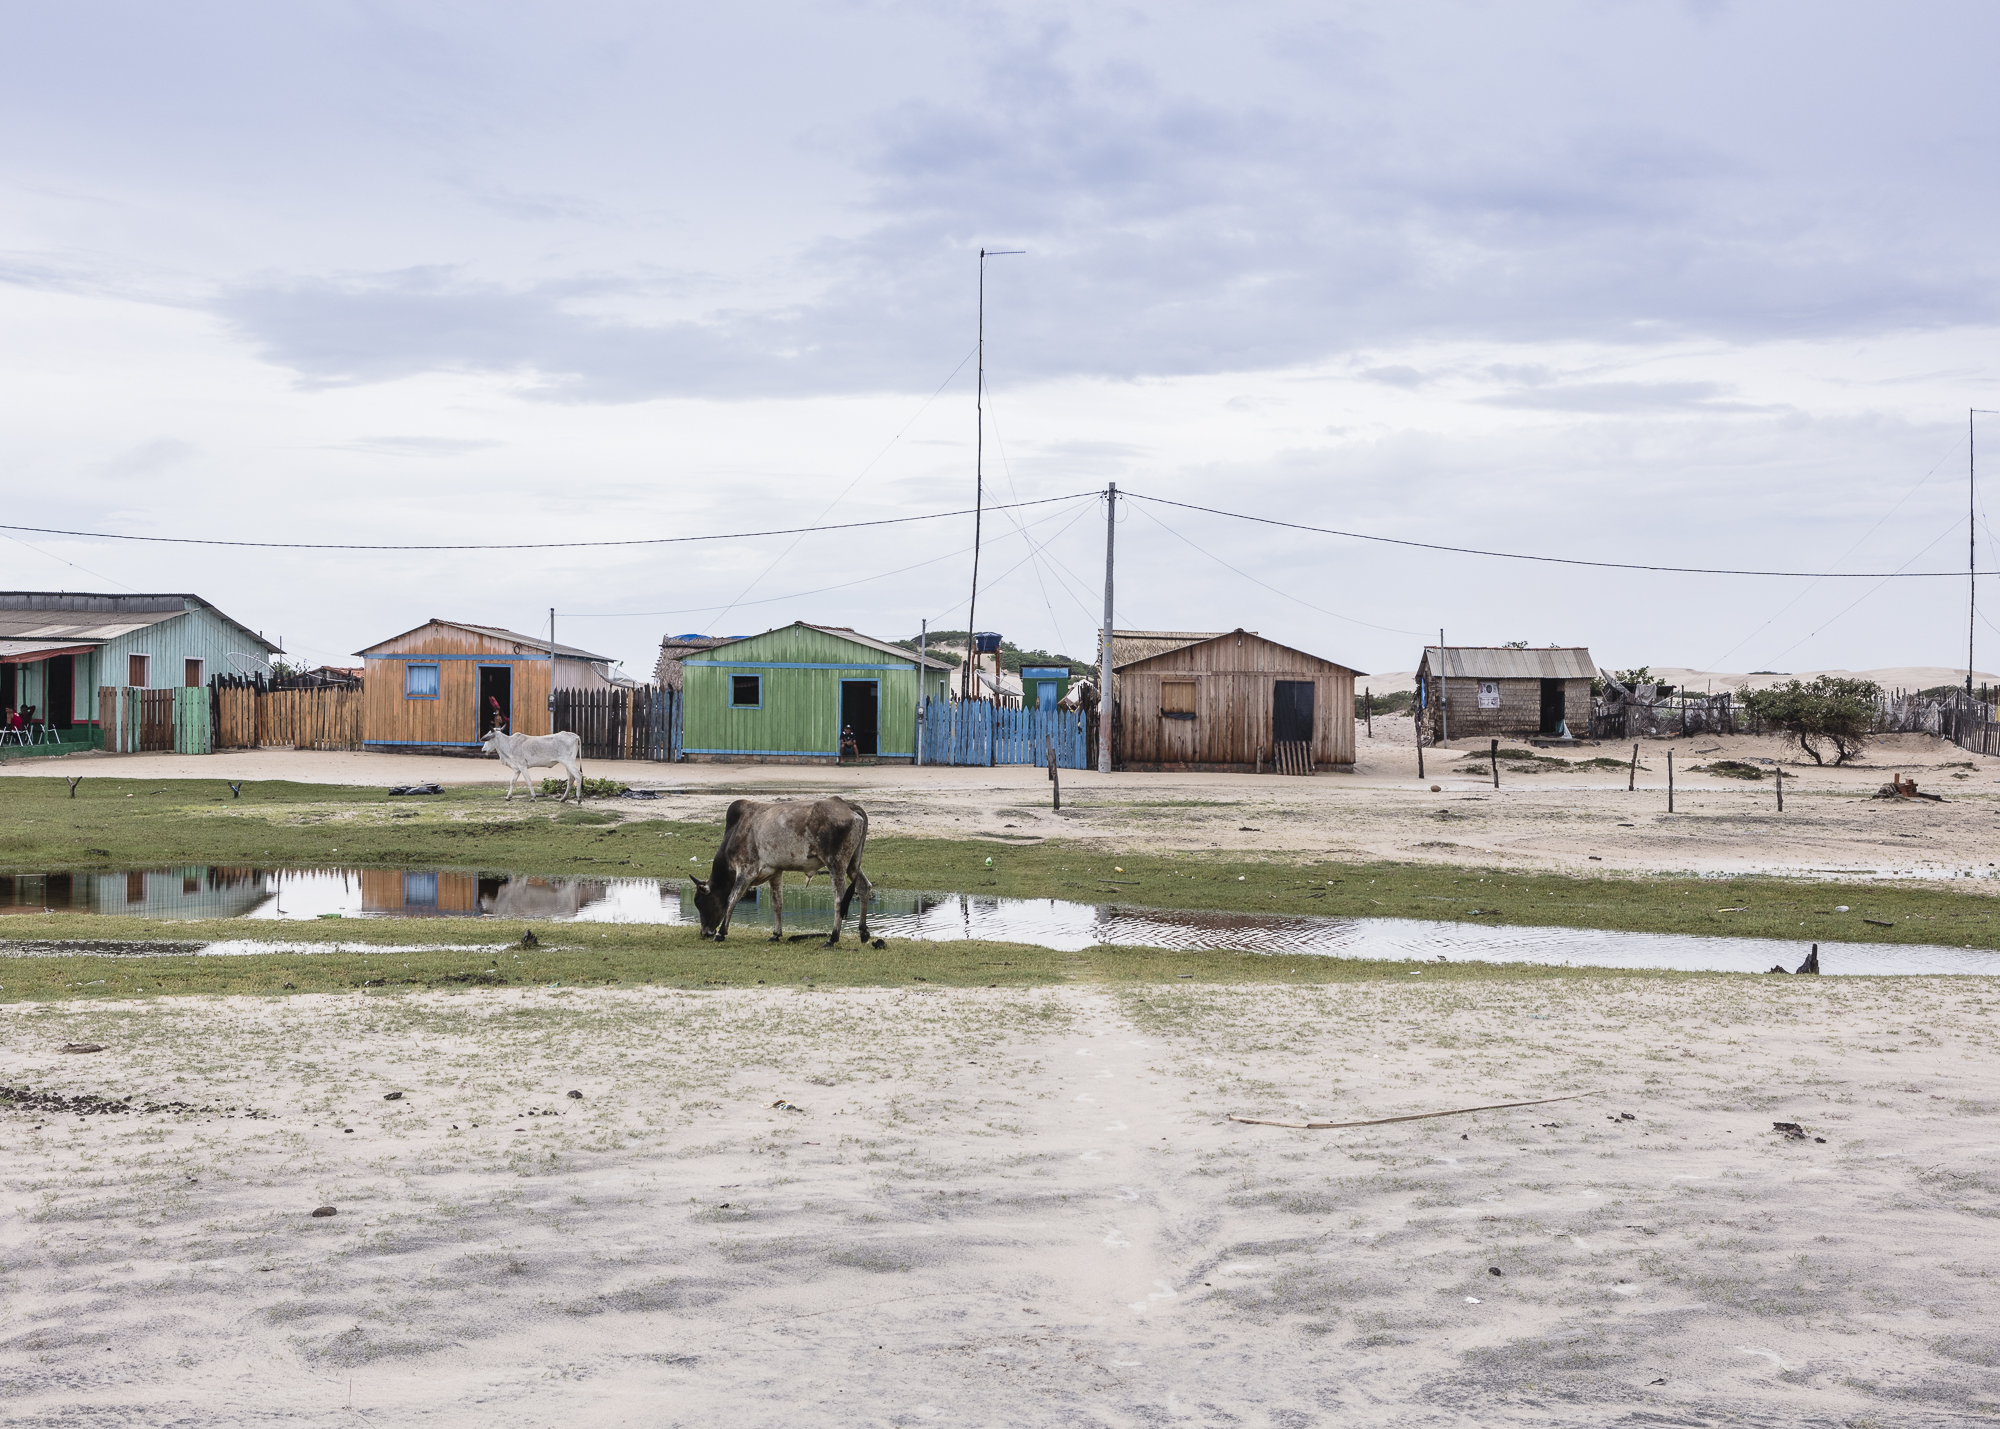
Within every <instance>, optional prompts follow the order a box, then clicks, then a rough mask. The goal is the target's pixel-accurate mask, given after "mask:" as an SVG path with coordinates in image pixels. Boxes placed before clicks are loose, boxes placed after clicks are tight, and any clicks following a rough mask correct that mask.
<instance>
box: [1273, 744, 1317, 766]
mask: <svg viewBox="0 0 2000 1429" xmlns="http://www.w3.org/2000/svg"><path fill="white" fill-rule="evenodd" d="M1271 767H1272V768H1273V769H1275V770H1277V771H1278V773H1280V774H1310V773H1312V772H1313V758H1312V745H1310V744H1309V743H1307V742H1306V741H1305V740H1288V739H1281V740H1279V741H1278V742H1277V743H1276V744H1274V745H1272V746H1271Z"/></svg>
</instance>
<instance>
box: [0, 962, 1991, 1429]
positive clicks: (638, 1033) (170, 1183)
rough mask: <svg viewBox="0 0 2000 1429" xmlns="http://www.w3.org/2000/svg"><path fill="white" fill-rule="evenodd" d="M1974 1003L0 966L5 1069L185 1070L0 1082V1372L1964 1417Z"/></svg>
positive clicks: (1550, 1411) (1734, 988)
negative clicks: (102, 994)
mask: <svg viewBox="0 0 2000 1429" xmlns="http://www.w3.org/2000/svg"><path fill="white" fill-rule="evenodd" d="M1986 1002H1987V997H1986V993H1985V990H1984V988H1983V986H1982V985H1980V984H1979V983H1978V982H1977V981H1976V980H1973V979H1964V978H1941V979H1915V978H1909V979H1875V980H1871V979H1842V980H1838V981H1836V980H1830V979H1829V980H1813V979H1780V980H1768V981H1759V980H1756V979H1740V980H1734V981H1729V982H1721V981H1718V982H1713V983H1703V984H1700V985H1678V986H1676V985H1670V984H1665V983H1652V982H1642V981H1629V982H1618V983H1609V982H1606V983H1597V982H1589V981H1575V982H1563V983H1555V982H1550V983H1531V982H1523V983H1510V984H1479V985H1475V986H1464V985H1458V986H1451V987H1444V986H1439V987H1435V988H1433V987H1427V986H1425V985H1423V984H1421V983H1419V982H1417V981H1415V980H1412V981H1411V983H1410V984H1409V985H1407V986H1406V985H1403V984H1400V983H1399V984H1394V985H1388V986H1383V985H1380V984H1371V985H1356V986H1350V987H1341V988H1330V989H1300V988H1275V989H1272V988H1267V989H1254V990H1253V989H1244V990H1234V989H1215V988H1197V987H1192V986H1190V985H1186V984H1181V985H1170V986H1167V987H1159V988H1135V989H1131V990H1129V991H1127V992H1125V993H1122V994H1114V993H1105V992H1097V991H1087V990H1084V989H1057V990H1052V991H1044V992H1027V993H1023V992H1011V991H1009V992H997V991H994V992H989V991H968V992H956V993H941V992H893V991H892V992H854V993H824V992H814V993H802V992H792V991H786V992H775V991H774V992H769V993H765V992H755V991H740V992H739V991H732V992H716V993H677V992H666V991H658V992H653V991H638V990H625V991H613V990H605V991H593V992H574V993H572V992H567V991H549V990H535V991H518V992H517V991H506V992H493V993H478V994H469V995H455V996H447V995H430V994H423V995H412V996H403V997H363V996H315V997H299V998H293V999H284V1000H281V999H269V998H267V999H214V1000H206V1001H199V1002H197V1001H194V1000H177V1001H167V1002H159V1003H151V1004H135V1005H115V1004H114V1005H100V1006H91V1007H47V1006H44V1007H28V1006H13V1007H7V1008H4V1009H0V1084H4V1085H5V1086H7V1087H10V1088H28V1089H32V1090H33V1091H34V1092H36V1093H41V1094H49V1093H53V1094H58V1095H70V1096H73V1095H79V1094H89V1095H105V1096H110V1097H113V1098H117V1099H136V1100H140V1101H144V1100H173V1101H177V1102H183V1103H187V1104H190V1105H192V1106H195V1107H201V1108H209V1109H210V1110H206V1111H192V1112H154V1113H146V1112H144V1111H125V1112H113V1113H108V1114H103V1115H86V1116H78V1115H75V1114H73V1111H65V1110H63V1109H62V1108H51V1107H50V1106H49V1105H48V1104H47V1103H30V1104H27V1105H25V1106H24V1105H20V1104H18V1103H17V1104H13V1105H0V1128H3V1130H0V1194H4V1196H5V1198H6V1207H7V1209H8V1211H9V1212H11V1214H10V1215H8V1216H7V1217H6V1218H5V1220H4V1221H0V1254H4V1257H5V1263H6V1266H7V1291H8V1293H7V1296H6V1299H5V1301H4V1304H0V1392H4V1394H5V1396H6V1400H5V1402H6V1404H7V1408H8V1414H9V1417H10V1418H12V1419H17V1420H19V1421H20V1422H39V1423H99V1422H113V1421H117V1422H130V1421H134V1420H144V1421H145V1422H163V1421H167V1420H173V1421H176V1422H179V1421H181V1420H185V1421H186V1422H199V1423H202V1424H213V1425H265V1424H277V1423H286V1424H321V1423H326V1424H333V1423H349V1422H355V1420H356V1419H357V1418H364V1419H370V1420H375V1421H377V1422H398V1423H411V1422H426V1421H433V1420H434V1421H436V1422H450V1423H474V1422H476V1423H481V1424H494V1425H538V1426H539V1425H544V1424H549V1423H570V1424H582V1423H591V1424H622V1423H634V1424H638V1423H645V1424H661V1423H674V1424H688V1425H694V1424H715V1423H729V1424H732V1425H744V1426H763V1425H772V1426H778V1425H784V1426H793V1425H797V1424H800V1423H841V1424H848V1423H852V1424H922V1423H939V1424H968V1425H972V1424H979V1425H985V1424H1003V1425H1005V1424H1019V1425H1042V1424H1053V1423H1061V1424H1070V1425H1079V1426H1093V1425H1106V1426H1109V1425H1142V1424H1157V1423H1163V1422H1172V1423H1191V1424H1225V1423H1227V1424H1259V1425H1308V1424H1322V1423H1335V1422H1338V1423H1341V1424H1364V1425H1393V1426H1401V1425H1410V1426H1415V1425H1426V1426H1430V1425H1440V1424H1444V1425H1466V1426H1472V1425H1479V1426H1490V1425H1513V1424H1522V1425H1527V1424H1534V1425H1550V1424H1555V1425H1598V1424H1604V1423H1609V1422H1627V1421H1628V1419H1629V1420H1631V1421H1636V1420H1637V1419H1640V1418H1644V1419H1645V1420H1646V1421H1647V1422H1653V1421H1655V1420H1657V1421H1659V1422H1675V1423H1709V1422H1720V1421H1721V1420H1723V1419H1728V1420H1730V1422H1751V1423H1770V1424H1779V1423H1784V1424H1798V1423H1815V1424H1817V1423H1826V1424H1843V1423H1874V1424H1879V1425H1884V1426H1889V1425H1909V1426H1915V1425H1920V1424H1921V1425H1939V1424H1957V1423H1971V1422H1974V1421H1975V1420H1978V1416H1979V1414H1980V1413H1982V1412H1983V1409H1982V1406H1986V1405H1990V1404H1991V1403H1992V1402H1993V1401H1994V1399H1995V1397H1996V1393H2000V1385H1996V1384H1995V1379H1994V1371H1993V1370H1992V1369H1991V1368H1988V1366H1991V1365H1992V1364H1993V1363H1994V1362H1995V1360H1996V1358H2000V1337H1996V1333H1995V1330H1994V1320H1993V1316H1992V1314H1991V1310H1990V1305H1989V1298H1990V1297H1989V1295H1988V1291H1987V1287H1988V1286H1990V1285H1991V1283H1992V1281H1993V1278H1994V1276H1995V1275H1996V1274H2000V1253H1996V1250H1995V1246H1994V1242H1993V1239H1992V1237H1991V1235H1990V1234H1989V1233H1988V1229H1989V1228H1990V1226H1991V1224H1992V1219H1991V1218H1992V1216H1993V1215H1994V1214H1995V1211H1996V1207H2000V1133H1996V1130H1995V1122H1994V1114H1995V1111H1996V1100H1995V1097H1994V1092H1993V1086H1992V1081H1991V1078H1990V1076H1989V1075H1988V1074H1987V1071H1986V1068H1987V1067H1989V1066H1990V1064H1991V1058H1992V1056H1993V1053H1994V1050H1995V1049H1994V1046H1993V1029H1992V1028H1991V1027H1990V1026H1989V1023H1990V1022H1991V1019H1990V1018H1989V1017H1987V1016H1986V1015H1985V1013H1986V1012H1987V1011H1988V1010H1990V1009H1988V1008H1987V1007H1986ZM65 1042H94V1043H101V1044H104V1045H105V1047H106V1050H105V1051H103V1052H101V1053H96V1054H91V1055H83V1056H74V1055H63V1054H61V1053H60V1052H59V1050H58V1049H59V1048H60V1047H61V1046H62V1045H63V1044H64V1043H65ZM572 1090H574V1091H578V1092H581V1093H582V1096H581V1097H580V1098H572V1097H570V1096H569V1095H568V1093H569V1092H571V1091H572ZM1586 1091H1587V1092H1592V1093H1594V1095H1592V1096H1590V1097H1588V1098H1586V1099H1584V1100H1581V1101H1575V1102H1568V1103H1562V1104H1558V1105H1552V1106H1541V1107H1533V1108H1525V1109H1522V1110H1519V1111H1513V1112H1492V1113H1483V1114H1479V1115H1475V1116H1468V1117H1453V1118H1447V1119H1439V1120H1431V1121H1422V1122H1411V1123H1403V1124H1399V1125H1392V1126H1379V1127H1368V1128H1361V1129H1357V1130H1353V1131H1343V1132H1320V1133H1310V1132H1300V1131H1288V1130H1284V1129H1280V1128H1275V1127H1261V1126H1244V1125H1239V1124H1235V1123H1231V1122H1229V1121H1227V1120H1225V1119H1224V1113H1225V1112H1227V1111H1231V1110H1237V1111H1243V1112H1246V1113H1257V1114H1265V1115H1276V1116H1281V1117H1282V1116H1297V1115H1299V1114H1300V1113H1302V1112H1303V1113H1308V1114H1311V1115H1314V1116H1319V1117H1335V1118H1343V1119H1344V1118H1349V1117H1366V1116H1386V1115H1393V1114H1397V1113H1401V1112H1406V1111H1419V1110H1439V1109H1444V1108H1449V1107H1453V1106H1468V1105H1476V1104H1479V1103H1483V1102H1494V1101H1509V1100H1516V1099H1527V1098H1532V1097H1537V1096H1559V1095H1563V1094H1566V1093H1572V1092H1586ZM392 1092H396V1093H401V1096H400V1097H398V1099H397V1100H394V1101H388V1100H385V1097H386V1096H387V1094H389V1093H392ZM780 1101H783V1102H785V1103H788V1104H789V1106H774V1105H773V1103H775V1102H780ZM792 1107H796V1108H799V1109H798V1110H793V1109H791V1108H792ZM247 1108H255V1109H256V1110H257V1112H258V1113H259V1115H258V1116H256V1117H254V1118H252V1117H249V1116H246V1115H244V1114H243V1112H244V1109H247ZM1626 1113H1630V1117H1629V1118H1628V1117H1627V1116H1626ZM1774 1121H1790V1122H1798V1123H1801V1124H1802V1125H1803V1127H1804V1128H1805V1133H1804V1139H1803V1140H1791V1139H1786V1138H1784V1137H1782V1136H1780V1135H1778V1134H1776V1133H1774V1132H1773V1130H1772V1123H1773V1122H1774ZM1819 1137H1823V1138H1825V1139H1824V1140H1823V1141H1822V1140H1817V1139H1815V1138H1819ZM320 1205H333V1206H335V1207H337V1208H338V1212H339V1213H338V1215H335V1216H331V1217H324V1218H314V1217H313V1216H312V1215H311V1214H310V1212H311V1211H312V1209H313V1208H314V1207H316V1206H320ZM1495 1270H1497V1271H1498V1272H1499V1273H1498V1274H1497V1275H1496V1274H1494V1273H1493V1272H1494V1271H1495ZM350 1406H351V1407H350ZM1978 1422H1984V1421H1983V1420H1979V1421H1978Z"/></svg>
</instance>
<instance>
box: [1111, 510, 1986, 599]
mask: <svg viewBox="0 0 2000 1429" xmlns="http://www.w3.org/2000/svg"><path fill="white" fill-rule="evenodd" d="M1118 494H1119V495H1120V496H1128V495H1129V496H1132V497H1133V498H1134V499H1135V500H1139V501H1151V502H1154V503H1155V504H1157V505H1160V506H1178V507H1180V508H1182V509H1183V510H1186V511H1200V512H1203V513H1205V514H1206V515H1209V516H1231V517H1234V518H1235V519H1236V520H1238V521H1254V522H1256V523H1257V524H1258V525H1261V526H1283V527H1285V528H1286V529H1287V530H1291V531H1311V532H1313V533H1314V534H1315V535H1319V536H1345V537H1346V538H1347V539H1349V540H1351V541H1378V542H1380V543H1382V544H1383V545H1387V546H1409V547H1413V548H1415V549H1417V550H1420V551H1445V552H1448V553H1449V554H1451V555H1455V556H1491V557H1493V558H1495V559H1496V560H1503V561H1539V562H1542V563H1544V564H1547V565H1554V566H1591V567H1594V568H1596V569H1598V570H1606V571H1658V572H1662V573H1665V574H1667V575H1677V576H1776V577H1780V578H1783V579H1786V580H1897V579H1902V580H1922V579H1933V578H1937V577H1946V578H1949V579H1951V580H1961V579H1963V578H1964V576H1965V572H1964V571H1738V570H1716V569H1712V568H1710V567H1706V566H1642V565H1634V564H1632V563H1630V562H1627V561H1586V560H1581V559H1579V558H1577V557H1574V556H1531V555H1525V554H1523V553H1521V552H1519V551H1487V550H1482V549H1480V548H1478V547H1474V546H1441V545H1439V544H1437V543H1436V542H1434V541H1406V540H1403V539H1401V538H1400V537H1396V536H1371V535H1369V534H1368V533H1367V532H1365V531H1336V530H1334V529H1333V528H1331V527H1328V526H1307V525H1303V524H1301V523H1300V522H1297V521H1280V520H1278V519H1277V518H1276V517H1273V516H1251V515H1249V514H1247V513H1245V512H1242V511H1218V510H1217V509H1216V508H1215V507H1213V506H1196V505H1194V504H1193V503H1192V502H1188V501H1169V500H1168V499H1167V498H1166V497H1164V496H1144V495H1140V494H1139V493H1137V492H1126V491H1120V492H1119V493H1118ZM1933 544H1935V542H1933ZM1979 574H1980V575H1983V576H1990V575H2000V571H1981V572H1979Z"/></svg>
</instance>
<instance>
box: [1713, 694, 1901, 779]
mask: <svg viewBox="0 0 2000 1429" xmlns="http://www.w3.org/2000/svg"><path fill="white" fill-rule="evenodd" d="M1881 696H1882V687H1881V686H1880V685H1878V684H1876V683H1875V682H1874V681H1873V680H1858V679H1851V678H1843V677H1841V676H1838V675H1821V676H1820V677H1819V678H1818V679H1816V680H1811V681H1806V680H1788V681H1786V682H1785V683H1784V684H1782V685H1773V686H1771V687H1770V688H1769V689H1767V690H1747V689H1746V690H1738V691H1737V692H1736V698H1737V699H1738V700H1739V701H1740V702H1741V703H1742V705H1743V708H1744V709H1745V710H1747V711H1749V712H1750V714H1752V715H1753V716H1755V717H1756V718H1758V719H1761V720H1762V721H1764V723H1766V724H1768V725H1770V726H1771V727H1772V728H1773V729H1776V730H1778V731H1779V732H1780V733H1782V734H1783V735H1784V736H1785V737H1786V738H1787V739H1789V740H1791V742H1792V743H1794V744H1796V745H1798V747H1799V748H1800V749H1803V750H1804V751H1805V752H1806V753H1807V754H1810V755H1811V756H1812V762H1813V763H1815V764H1824V763H1826V760H1825V759H1824V758H1822V757H1821V754H1820V749H1821V746H1823V745H1831V746H1832V748H1833V762H1834V763H1835V764H1836V765H1840V764H1845V763H1847V761H1848V760H1850V759H1853V758H1854V757H1855V756H1856V755H1858V754H1860V753H1861V751H1862V750H1864V749H1866V748H1867V747H1868V736H1869V735H1870V734H1871V733H1873V732H1874V729H1875V710H1876V701H1877V700H1879V699H1880V698H1881Z"/></svg>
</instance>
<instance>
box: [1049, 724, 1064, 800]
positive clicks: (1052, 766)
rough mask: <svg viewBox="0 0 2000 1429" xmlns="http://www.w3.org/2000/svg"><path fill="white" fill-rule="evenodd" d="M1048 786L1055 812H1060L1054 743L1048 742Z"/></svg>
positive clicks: (1059, 788) (1059, 789) (1060, 792)
mask: <svg viewBox="0 0 2000 1429" xmlns="http://www.w3.org/2000/svg"><path fill="white" fill-rule="evenodd" d="M1049 784H1050V786H1051V788H1050V794H1051V796H1052V798H1053V799H1054V802H1055V811H1056V812H1057V813H1058V814H1060V813H1061V812H1062V779H1061V777H1060V776H1058V775H1057V773H1056V742H1055V741H1054V740H1053V739H1052V740H1050V741H1049Z"/></svg>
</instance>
